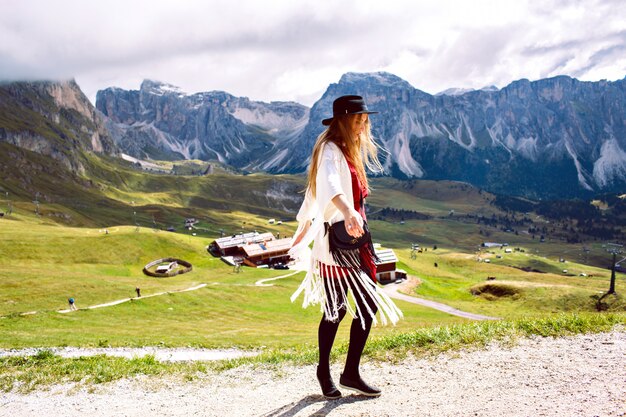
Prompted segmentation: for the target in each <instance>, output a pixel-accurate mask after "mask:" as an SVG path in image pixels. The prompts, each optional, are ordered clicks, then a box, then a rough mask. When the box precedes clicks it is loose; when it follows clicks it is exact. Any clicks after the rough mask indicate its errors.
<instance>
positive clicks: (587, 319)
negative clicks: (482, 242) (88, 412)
mask: <svg viewBox="0 0 626 417" xmlns="http://www.w3.org/2000/svg"><path fill="white" fill-rule="evenodd" d="M625 324H626V314H624V313H598V314H590V313H583V314H559V315H555V316H552V317H545V318H522V319H516V320H506V321H486V322H474V323H465V324H456V325H449V326H440V327H433V328H422V329H417V330H414V331H410V332H398V333H396V334H388V335H385V336H382V337H376V338H372V339H371V340H370V341H369V342H368V344H367V346H366V348H365V352H364V355H365V357H366V358H369V359H370V360H375V361H376V360H392V361H399V360H401V359H402V358H405V357H406V356H407V355H414V356H416V357H428V356H432V355H435V354H439V353H442V352H448V351H455V350H459V349H481V348H484V347H486V346H487V345H489V344H490V343H494V342H497V343H498V342H499V343H514V342H515V341H516V340H518V339H520V338H524V337H530V336H542V337H562V336H571V335H576V334H583V333H600V332H608V331H611V330H613V329H615V328H616V327H618V328H622V327H623V326H624V325H625ZM347 350H348V345H347V343H343V344H339V345H338V347H337V348H336V349H334V350H333V352H332V359H333V360H339V359H341V358H342V357H343V356H344V355H345V354H346V353H347ZM316 361H317V346H314V345H310V344H309V345H301V346H297V347H294V348H291V349H269V350H267V351H265V352H263V353H262V354H260V355H258V356H256V357H247V358H240V359H233V360H227V361H218V362H183V363H176V362H174V363H172V362H159V361H157V360H156V359H155V358H154V356H145V357H142V358H133V359H126V358H118V357H110V356H105V355H97V356H89V357H79V358H62V357H60V356H58V355H55V354H53V353H52V352H51V351H49V350H42V351H40V352H39V353H37V354H36V355H33V356H26V357H5V358H0V390H2V391H5V392H7V391H11V390H16V391H19V392H29V391H32V390H33V389H37V388H46V387H49V386H51V385H53V384H59V383H76V384H79V385H87V386H90V385H93V384H100V383H105V382H111V381H115V380H119V379H122V378H132V377H135V376H139V375H147V376H157V377H161V376H166V375H170V376H174V377H178V378H180V379H181V380H191V379H195V378H197V377H198V376H199V375H202V374H205V373H208V372H220V371H224V370H227V369H232V368H236V367H239V366H280V365H283V364H291V365H310V364H314V363H316Z"/></svg>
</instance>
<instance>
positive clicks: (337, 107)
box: [322, 96, 378, 126]
mask: <svg viewBox="0 0 626 417" xmlns="http://www.w3.org/2000/svg"><path fill="white" fill-rule="evenodd" d="M372 113H378V112H377V111H369V110H368V109H367V106H366V105H365V101H363V97H361V96H341V97H339V98H337V99H335V101H333V117H331V118H329V119H324V120H322V124H323V125H324V126H328V125H329V124H330V123H331V122H332V121H333V119H334V118H335V117H337V116H341V115H344V114H372Z"/></svg>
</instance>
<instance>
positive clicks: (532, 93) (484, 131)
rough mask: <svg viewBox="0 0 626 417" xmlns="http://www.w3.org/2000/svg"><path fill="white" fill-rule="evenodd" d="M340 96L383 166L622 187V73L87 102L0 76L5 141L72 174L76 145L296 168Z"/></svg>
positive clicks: (370, 81)
mask: <svg viewBox="0 0 626 417" xmlns="http://www.w3.org/2000/svg"><path fill="white" fill-rule="evenodd" d="M343 94H360V95H362V96H364V98H365V100H366V102H367V103H368V106H369V108H370V109H371V110H374V111H378V112H380V113H379V114H375V115H372V116H371V120H372V126H373V133H374V136H375V137H376V139H377V140H378V142H379V143H380V144H381V145H382V147H383V148H384V149H385V150H386V152H385V151H381V160H382V161H383V164H384V167H385V170H386V173H385V175H391V176H393V177H396V178H422V179H435V180H439V179H445V180H456V181H463V182H468V183H471V184H473V185H475V186H478V187H481V188H483V189H486V190H488V191H492V192H496V193H500V194H506V195H517V196H525V197H529V198H539V199H548V198H573V197H588V196H591V195H594V194H597V193H611V192H620V193H622V192H623V191H624V187H625V186H626V151H625V150H626V114H625V113H626V79H623V80H618V81H613V82H609V81H598V82H582V81H579V80H576V79H573V78H570V77H566V76H560V77H554V78H549V79H542V80H538V81H533V82H531V81H528V80H525V79H523V80H518V81H515V82H513V83H511V84H509V85H508V86H506V87H504V88H502V89H497V88H495V87H487V88H484V89H481V90H471V91H466V92H464V91H462V90H458V89H451V90H448V91H444V92H442V93H440V94H437V95H431V94H428V93H426V92H423V91H421V90H419V89H416V88H414V87H413V86H411V85H410V84H409V83H408V82H407V81H405V80H403V79H401V78H399V77H397V76H395V75H393V74H389V73H384V72H379V73H367V74H358V73H347V74H345V75H343V76H342V77H341V79H340V80H339V82H338V83H334V84H331V85H330V86H329V87H328V88H327V90H326V92H325V93H324V94H323V95H322V97H321V98H320V99H319V100H318V101H317V102H315V103H314V104H313V106H312V107H311V108H308V107H306V106H303V105H301V104H297V103H293V102H271V103H264V102H259V101H253V100H249V99H248V98H244V97H235V96H232V95H230V94H228V93H226V92H219V91H212V92H201V93H195V94H187V93H185V92H183V91H181V90H180V89H179V88H177V87H175V86H172V85H169V84H166V83H161V82H157V81H151V80H146V81H144V82H143V83H142V84H141V87H140V89H139V90H130V91H129V90H123V89H119V88H107V89H105V90H101V91H99V92H98V94H97V97H96V108H94V107H93V106H92V105H91V103H90V102H89V100H88V99H87V98H86V97H85V96H84V94H83V93H82V92H81V91H80V88H79V87H78V85H77V84H76V83H75V82H73V81H67V82H51V81H46V82H20V83H8V84H0V142H7V143H10V144H13V145H15V146H18V147H22V148H25V149H28V150H31V151H34V152H38V153H41V154H44V155H48V156H51V157H52V158H55V160H57V161H60V163H61V165H62V166H66V167H67V168H68V169H70V170H73V171H76V172H80V171H81V169H82V165H81V162H80V158H79V157H78V155H79V154H80V152H79V151H81V152H82V151H86V152H88V153H100V154H104V155H107V156H120V154H122V153H123V154H127V155H130V156H132V157H135V158H139V159H160V160H163V159H165V160H178V159H201V160H207V161H208V160H217V161H220V162H221V163H223V164H227V165H231V166H234V167H237V168H239V169H241V170H243V171H248V172H256V171H265V172H270V173H298V172H303V171H305V170H306V168H307V166H308V163H309V157H310V152H311V148H312V146H313V144H314V142H315V139H316V137H317V136H318V135H319V134H320V133H321V132H322V130H323V126H322V124H321V120H322V119H323V118H326V117H329V116H330V115H331V109H332V101H333V100H334V98H336V97H337V96H340V95H343Z"/></svg>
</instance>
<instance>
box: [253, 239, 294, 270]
mask: <svg viewBox="0 0 626 417" xmlns="http://www.w3.org/2000/svg"><path fill="white" fill-rule="evenodd" d="M291 243H292V239H291V238H287V239H276V240H268V241H265V242H261V243H252V244H248V245H244V246H241V250H242V251H243V256H244V259H243V263H244V264H246V265H248V266H252V267H258V266H259V265H269V266H272V265H274V264H277V263H283V264H287V263H288V262H289V254H288V253H287V252H289V249H290V248H291Z"/></svg>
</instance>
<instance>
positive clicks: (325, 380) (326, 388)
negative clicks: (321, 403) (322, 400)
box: [317, 368, 341, 400]
mask: <svg viewBox="0 0 626 417" xmlns="http://www.w3.org/2000/svg"><path fill="white" fill-rule="evenodd" d="M317 380H318V381H319V383H320V387H321V388H322V394H324V397H326V398H328V399H329V400H336V399H337V398H341V391H339V390H338V389H337V387H336V386H335V383H334V382H333V379H332V378H331V377H330V376H328V377H326V376H324V377H320V373H319V368H318V371H317Z"/></svg>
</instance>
